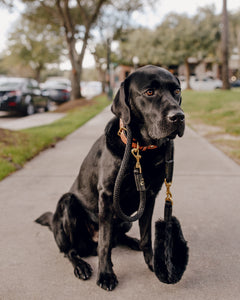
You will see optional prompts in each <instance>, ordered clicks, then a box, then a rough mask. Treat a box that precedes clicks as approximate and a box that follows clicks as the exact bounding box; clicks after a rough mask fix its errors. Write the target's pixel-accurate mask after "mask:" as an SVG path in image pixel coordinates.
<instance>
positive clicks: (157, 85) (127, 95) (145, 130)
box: [112, 66, 185, 145]
mask: <svg viewBox="0 0 240 300" xmlns="http://www.w3.org/2000/svg"><path fill="white" fill-rule="evenodd" d="M181 100H182V98H181V88H180V82H179V80H178V79H177V78H176V77H175V76H174V75H172V74H171V73H170V72H168V71H167V70H165V69H163V68H160V67H156V66H145V67H142V68H139V69H138V70H137V71H135V72H134V73H132V74H130V75H129V76H128V77H127V78H126V79H125V81H124V82H123V83H122V84H121V87H120V89H119V91H118V93H117V95H116V97H115V98H114V100H113V104H112V112H113V113H114V114H115V115H116V116H117V117H118V118H121V119H122V120H123V123H124V124H125V125H127V124H128V125H130V126H131V127H132V128H133V135H134V137H135V138H137V140H138V141H139V142H141V143H143V144H145V145H150V144H157V143H158V141H159V140H161V139H163V138H167V137H168V138H175V137H176V136H177V135H178V136H180V137H181V136H183V133H184V128H185V116H184V113H183V110H182V109H181V107H180V105H181Z"/></svg>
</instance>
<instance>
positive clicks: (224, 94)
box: [183, 89, 240, 163]
mask: <svg viewBox="0 0 240 300" xmlns="http://www.w3.org/2000/svg"><path fill="white" fill-rule="evenodd" d="M183 109H184V111H185V112H186V114H187V123H188V124H189V125H190V126H191V127H193V128H194V129H195V130H196V129H197V128H198V126H197V125H199V124H205V125H206V132H205V134H204V135H205V137H207V138H208V139H209V140H210V141H211V142H212V143H214V144H215V145H216V146H217V147H219V148H220V149H221V150H223V151H224V152H225V153H226V154H227V155H229V156H230V157H232V158H233V159H234V160H235V161H237V162H238V163H240V89H232V90H230V91H222V90H215V91H210V92H199V91H184V92H183ZM207 126H214V127H215V130H214V131H211V129H212V128H210V127H209V132H207V129H208V127H207Z"/></svg>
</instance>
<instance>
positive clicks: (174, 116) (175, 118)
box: [168, 111, 185, 123]
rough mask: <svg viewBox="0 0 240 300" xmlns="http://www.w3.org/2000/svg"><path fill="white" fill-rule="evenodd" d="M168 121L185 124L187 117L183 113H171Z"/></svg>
mask: <svg viewBox="0 0 240 300" xmlns="http://www.w3.org/2000/svg"><path fill="white" fill-rule="evenodd" d="M168 119H169V121H170V122H173V123H178V122H183V121H184V120H185V115H184V113H183V112H181V111H180V112H172V113H171V112H170V113H169V114H168Z"/></svg>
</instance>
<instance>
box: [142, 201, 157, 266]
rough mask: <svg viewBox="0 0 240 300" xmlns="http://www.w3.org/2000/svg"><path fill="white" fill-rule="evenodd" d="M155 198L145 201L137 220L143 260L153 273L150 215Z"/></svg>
mask: <svg viewBox="0 0 240 300" xmlns="http://www.w3.org/2000/svg"><path fill="white" fill-rule="evenodd" d="M154 204H155V198H150V197H149V199H148V200H147V204H146V208H145V211H144V213H143V215H142V217H141V218H140V220H139V227H140V236H141V239H140V249H141V250H142V251H143V255H144V259H145V262H146V264H147V265H148V267H149V269H150V270H151V271H153V250H152V215H153V209H154Z"/></svg>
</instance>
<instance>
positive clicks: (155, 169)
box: [37, 66, 184, 290]
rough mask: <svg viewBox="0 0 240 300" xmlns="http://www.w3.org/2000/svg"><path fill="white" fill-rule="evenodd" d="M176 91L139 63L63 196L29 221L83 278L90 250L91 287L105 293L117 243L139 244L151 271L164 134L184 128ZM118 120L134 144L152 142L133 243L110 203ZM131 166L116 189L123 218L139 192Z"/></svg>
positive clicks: (172, 82)
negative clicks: (94, 266) (48, 233)
mask: <svg viewBox="0 0 240 300" xmlns="http://www.w3.org/2000/svg"><path fill="white" fill-rule="evenodd" d="M179 91H180V86H179V81H178V80H177V79H176V78H175V77H174V76H173V75H172V74H171V73H170V72H168V71H166V70H165V69H162V68H159V67H155V66H146V67H143V68H140V69H138V70H137V71H136V72H134V73H132V74H131V75H130V76H129V77H128V78H127V79H126V80H125V81H124V83H122V85H121V88H120V90H119V91H118V93H117V95H116V97H115V99H114V101H113V105H112V112H113V113H114V114H115V117H114V118H113V119H112V120H111V121H110V122H109V123H108V124H107V126H106V129H105V134H103V135H102V136H101V137H100V138H99V139H98V140H97V141H96V142H95V144H94V145H93V147H92V149H91V150H90V152H89V153H88V155H87V156H86V158H85V160H84V161H83V163H82V166H81V168H80V172H79V175H78V177H77V178H76V180H75V182H74V183H73V186H72V187H71V189H70V191H69V193H67V194H65V195H63V197H62V198H61V199H60V201H59V202H58V204H57V209H56V212H55V213H54V215H53V216H52V220H49V219H51V218H49V216H50V215H49V213H48V214H47V215H46V214H45V217H44V216H42V217H40V218H38V220H37V221H38V222H39V223H41V224H43V225H47V224H49V226H50V227H51V228H52V231H53V234H54V237H55V240H56V243H57V245H58V247H59V249H60V250H61V251H62V252H64V253H65V254H66V256H67V257H68V258H69V260H70V261H71V263H72V264H73V266H74V273H75V275H76V276H77V277H79V278H81V279H88V278H89V277H90V276H91V273H92V270H91V267H90V266H89V265H88V264H87V263H86V262H84V261H83V260H82V259H81V257H83V256H86V255H92V254H96V251H98V258H99V269H98V280H97V284H98V285H99V286H100V287H102V288H103V289H105V290H113V289H114V288H115V287H116V285H117V283H118V281H117V277H116V275H115V274H114V272H113V264H112V261H111V249H112V247H114V246H115V245H117V244H119V243H120V244H126V245H127V246H129V247H130V248H132V249H136V250H139V248H140V249H141V250H142V251H143V254H144V258H145V262H146V263H147V265H148V267H149V269H150V270H153V261H152V260H153V250H152V239H151V221H152V213H153V209H154V203H155V198H156V195H157V193H158V192H159V190H160V189H161V186H162V183H163V180H164V173H165V171H164V169H165V168H164V167H165V166H164V164H165V163H164V157H165V150H166V139H167V138H172V139H173V138H175V137H176V135H179V136H182V135H183V132H184V114H183V112H182V109H181V108H180V103H181V95H180V93H179ZM119 118H122V120H123V122H124V124H125V125H126V124H128V125H129V126H130V128H131V130H132V132H133V137H134V138H135V139H137V141H138V142H139V143H140V145H141V146H146V145H152V144H153V145H157V146H158V148H157V149H154V150H149V151H146V152H142V153H141V155H142V159H141V164H142V170H143V174H144V179H145V184H146V189H147V203H146V208H145V211H144V214H143V216H142V218H141V219H140V220H139V226H140V235H141V237H140V241H139V242H138V241H137V240H136V239H133V238H130V237H128V236H126V234H125V233H126V232H127V231H129V229H130V228H131V224H129V223H127V222H123V221H122V220H120V219H119V218H117V216H116V213H115V211H114V209H113V204H112V203H113V200H112V197H113V189H114V184H115V179H116V176H117V173H118V170H119V167H120V165H121V160H122V157H123V153H124V148H125V145H124V144H123V143H122V141H121V140H120V138H119V136H118V135H117V132H118V129H119ZM135 163H136V161H135V159H134V157H131V159H130V162H129V168H128V170H127V172H126V175H125V178H124V181H123V184H122V189H121V194H120V204H121V207H122V209H123V211H124V212H125V213H126V214H128V215H131V214H132V213H134V212H135V211H136V209H137V208H138V198H139V195H138V192H137V191H136V187H135V182H134V177H133V166H134V164H135ZM97 245H98V247H97Z"/></svg>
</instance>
